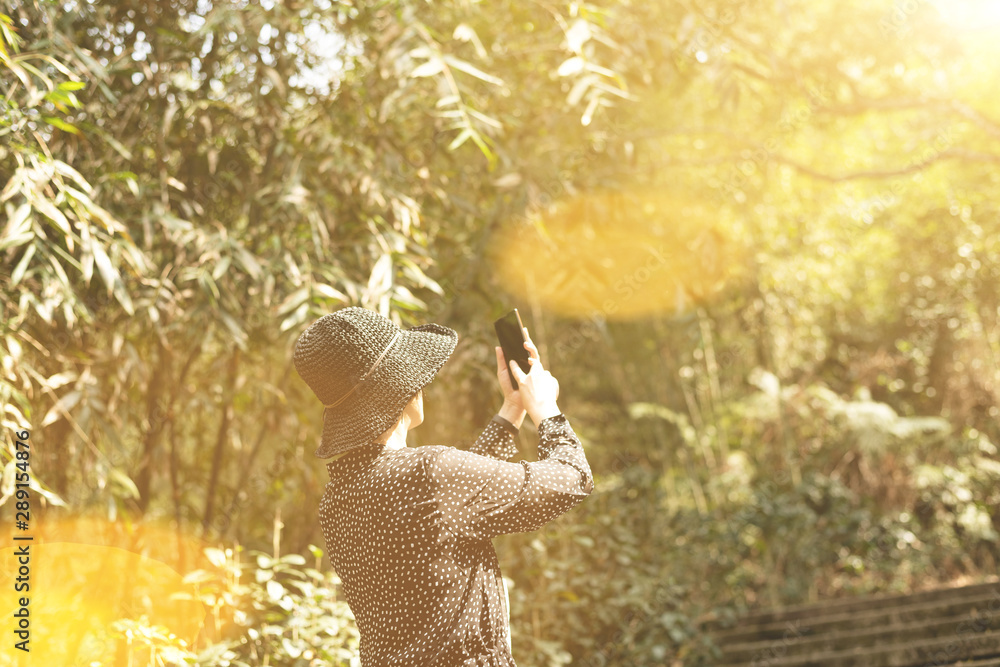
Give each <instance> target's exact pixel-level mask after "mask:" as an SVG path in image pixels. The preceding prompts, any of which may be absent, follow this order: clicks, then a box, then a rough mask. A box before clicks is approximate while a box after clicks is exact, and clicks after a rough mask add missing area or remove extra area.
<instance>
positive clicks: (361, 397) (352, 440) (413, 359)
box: [315, 324, 458, 459]
mask: <svg viewBox="0 0 1000 667" xmlns="http://www.w3.org/2000/svg"><path fill="white" fill-rule="evenodd" d="M457 344H458V334H457V333H456V332H455V331H453V330H451V329H449V328H448V327H444V326H441V325H440V324H424V325H421V326H417V327H413V328H412V329H406V330H402V331H400V337H399V339H398V340H397V341H396V342H395V343H394V344H393V345H392V347H391V348H390V349H389V351H388V352H387V353H386V355H385V357H384V358H383V359H382V361H381V362H380V363H379V365H378V368H376V369H375V372H374V373H372V376H371V377H370V378H369V379H368V380H367V381H366V382H365V383H364V384H363V385H361V386H360V387H358V388H357V389H356V390H355V391H354V393H352V394H351V395H350V396H349V397H348V398H347V399H346V400H345V401H344V402H343V403H342V404H340V405H338V406H336V407H335V408H327V409H326V410H325V411H324V414H323V435H322V437H321V438H320V445H319V448H318V449H316V453H315V455H316V457H317V458H321V459H325V458H329V457H331V456H334V455H336V454H339V453H341V452H345V451H347V450H349V449H354V448H356V447H361V446H364V445H368V444H372V443H373V442H374V441H375V438H377V437H378V436H379V435H381V434H383V433H385V432H386V431H387V430H388V429H389V428H390V427H391V426H392V425H393V424H395V423H396V422H397V421H399V418H400V416H401V415H402V414H403V410H404V409H405V408H406V405H407V403H409V402H410V399H411V398H413V395H414V394H416V393H417V392H418V391H419V390H421V389H423V388H424V387H425V386H427V385H428V384H429V383H430V382H431V380H433V379H434V377H435V376H436V375H437V372H438V370H440V368H441V366H443V365H444V363H445V362H446V361H448V358H449V357H450V356H451V353H452V352H453V351H454V350H455V345H457Z"/></svg>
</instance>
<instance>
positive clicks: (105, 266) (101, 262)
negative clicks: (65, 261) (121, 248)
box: [90, 239, 118, 296]
mask: <svg viewBox="0 0 1000 667" xmlns="http://www.w3.org/2000/svg"><path fill="white" fill-rule="evenodd" d="M90 249H91V252H93V253H94V262H95V263H96V264H97V272H98V273H100V274H101V280H103V281H104V284H105V286H107V288H108V295H109V296H110V295H111V293H112V291H113V290H114V288H115V280H117V279H118V272H117V271H116V270H115V267H114V266H112V264H111V258H109V257H108V253H107V252H105V250H104V246H103V245H102V244H101V243H100V241H97V240H96V239H95V240H94V241H93V242H92V243H91V244H90Z"/></svg>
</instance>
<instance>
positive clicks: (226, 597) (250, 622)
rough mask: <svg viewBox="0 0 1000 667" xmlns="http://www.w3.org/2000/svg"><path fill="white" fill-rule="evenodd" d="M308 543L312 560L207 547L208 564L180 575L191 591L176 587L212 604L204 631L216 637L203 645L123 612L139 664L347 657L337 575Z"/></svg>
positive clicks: (353, 631)
mask: <svg viewBox="0 0 1000 667" xmlns="http://www.w3.org/2000/svg"><path fill="white" fill-rule="evenodd" d="M311 550H312V555H313V558H314V559H315V561H316V562H315V565H316V567H308V566H307V563H306V559H305V558H304V557H303V556H300V555H298V554H287V555H285V556H281V557H279V558H273V557H271V556H268V555H267V554H264V553H260V552H250V553H249V554H246V555H247V556H249V557H250V558H251V559H252V561H251V563H249V564H248V563H246V562H244V561H243V560H241V556H243V555H244V554H243V552H242V549H237V550H235V551H234V550H232V549H227V550H222V549H206V551H205V554H206V556H207V557H208V559H209V561H210V562H211V564H212V566H213V567H212V569H211V570H193V571H191V572H189V573H188V574H187V575H186V576H185V583H187V584H191V585H194V586H195V589H196V592H195V593H194V594H191V595H189V594H186V593H177V594H175V597H178V598H180V599H196V600H200V601H201V602H202V603H204V605H205V607H206V609H208V610H209V611H210V619H211V621H212V625H211V627H210V628H208V629H207V630H206V632H204V633H203V636H205V637H213V638H214V641H213V642H211V643H208V644H207V645H205V646H202V647H188V646H187V645H186V643H185V642H184V641H183V640H178V639H177V638H176V637H174V636H172V635H170V634H169V632H168V631H167V630H166V629H164V628H159V627H149V626H148V624H147V623H145V622H143V621H142V620H138V621H136V620H130V619H123V620H121V621H119V622H117V623H116V624H115V627H116V629H117V630H118V631H119V632H120V633H121V635H122V637H124V638H125V639H126V640H127V647H128V650H129V651H130V653H131V654H132V655H133V656H134V659H135V661H136V662H135V663H134V664H137V665H139V664H149V665H150V666H153V665H163V664H168V665H176V664H192V665H199V666H201V667H247V666H249V665H261V664H264V665H267V664H276V665H289V666H293V665H303V666H305V665H314V664H318V663H317V661H321V662H322V664H324V665H345V666H346V665H351V664H353V663H352V660H351V658H352V657H354V658H355V659H356V657H357V649H358V631H357V628H356V627H355V626H354V617H353V615H351V611H350V608H349V607H348V606H347V603H346V602H344V601H343V600H340V599H338V598H339V593H340V581H339V580H338V579H337V577H336V575H335V574H333V573H332V572H329V571H327V572H321V571H319V569H317V568H318V566H319V562H320V560H321V559H322V556H323V552H322V551H321V550H320V549H317V548H316V547H311ZM147 659H148V663H144V662H143V661H144V660H147ZM130 664H133V663H130Z"/></svg>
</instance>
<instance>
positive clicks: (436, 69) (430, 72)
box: [410, 58, 444, 79]
mask: <svg viewBox="0 0 1000 667" xmlns="http://www.w3.org/2000/svg"><path fill="white" fill-rule="evenodd" d="M443 70H444V63H443V62H441V59H440V58H431V59H430V60H428V61H427V62H425V63H423V64H422V65H418V66H417V67H415V68H413V71H412V72H410V76H411V77H413V78H415V79H417V78H420V77H424V76H434V75H435V74H440V73H441V72H442V71H443Z"/></svg>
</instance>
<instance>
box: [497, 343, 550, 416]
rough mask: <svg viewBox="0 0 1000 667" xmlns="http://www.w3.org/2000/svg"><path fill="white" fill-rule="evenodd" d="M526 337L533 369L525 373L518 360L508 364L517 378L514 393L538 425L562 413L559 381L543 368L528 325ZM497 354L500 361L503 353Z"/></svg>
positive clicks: (508, 381) (525, 345)
mask: <svg viewBox="0 0 1000 667" xmlns="http://www.w3.org/2000/svg"><path fill="white" fill-rule="evenodd" d="M524 337H525V338H527V341H525V343H524V348H525V349H526V350H528V355H529V358H528V363H529V364H530V365H531V370H530V371H528V372H527V373H525V372H524V371H522V370H521V368H520V366H518V365H517V362H516V361H511V362H509V363H508V364H507V366H508V368H510V372H511V374H512V375H513V376H514V379H515V380H517V385H518V389H517V391H515V392H513V394H517V395H518V399H519V400H520V402H521V404H522V405H523V406H524V409H525V410H527V411H528V414H529V415H531V421H533V422H535V424H536V425H537V424H539V423H541V421H542V420H543V419H548V418H549V417H555V416H556V415H558V414H560V412H561V411H560V410H559V406H558V405H557V404H556V399H557V398H559V381H558V380H556V379H555V378H554V377H553V376H552V373H550V372H548V371H547V370H545V369H544V368H542V362H541V360H540V359H539V358H538V348H537V347H535V344H534V343H533V342H531V337H530V336H529V335H528V328H527V327H524ZM498 349H499V348H498ZM497 354H498V358H497V359H498V361H499V359H500V358H501V357H502V353H501V352H498V353H497ZM499 375H500V374H499V372H498V373H497V376H498V377H499ZM500 382H501V386H502V385H503V382H504V380H503V379H501V381H500ZM506 382H507V384H508V386H510V380H509V379H506ZM513 394H512V395H513ZM505 398H506V395H505Z"/></svg>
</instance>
